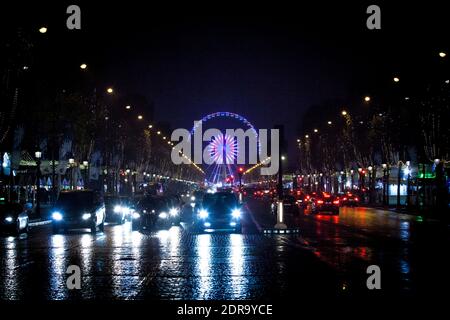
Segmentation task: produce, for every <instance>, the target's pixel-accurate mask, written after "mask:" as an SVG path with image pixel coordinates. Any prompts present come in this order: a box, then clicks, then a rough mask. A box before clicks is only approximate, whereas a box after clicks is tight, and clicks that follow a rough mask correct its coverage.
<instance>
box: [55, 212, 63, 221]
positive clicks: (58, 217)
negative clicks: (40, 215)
mask: <svg viewBox="0 0 450 320" xmlns="http://www.w3.org/2000/svg"><path fill="white" fill-rule="evenodd" d="M52 218H53V220H55V221H61V220H62V218H63V216H62V214H61V212H58V211H56V212H53V214H52Z"/></svg>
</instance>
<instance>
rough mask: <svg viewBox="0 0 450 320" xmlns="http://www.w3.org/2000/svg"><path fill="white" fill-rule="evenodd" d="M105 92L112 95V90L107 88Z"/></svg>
mask: <svg viewBox="0 0 450 320" xmlns="http://www.w3.org/2000/svg"><path fill="white" fill-rule="evenodd" d="M106 92H108V93H109V94H112V93H113V92H114V89H113V88H111V87H109V88H108V89H106Z"/></svg>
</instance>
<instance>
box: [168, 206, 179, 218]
mask: <svg viewBox="0 0 450 320" xmlns="http://www.w3.org/2000/svg"><path fill="white" fill-rule="evenodd" d="M169 213H170V215H171V216H172V217H176V216H177V215H178V209H177V208H172V209H170V211H169Z"/></svg>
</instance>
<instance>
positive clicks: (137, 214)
mask: <svg viewBox="0 0 450 320" xmlns="http://www.w3.org/2000/svg"><path fill="white" fill-rule="evenodd" d="M140 217H141V215H140V214H139V213H138V212H136V211H135V212H133V219H139V218H140Z"/></svg>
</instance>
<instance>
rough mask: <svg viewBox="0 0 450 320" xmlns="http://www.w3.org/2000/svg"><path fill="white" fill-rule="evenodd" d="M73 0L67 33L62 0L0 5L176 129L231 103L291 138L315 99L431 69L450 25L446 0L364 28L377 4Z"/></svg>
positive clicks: (6, 17) (398, 11)
mask: <svg viewBox="0 0 450 320" xmlns="http://www.w3.org/2000/svg"><path fill="white" fill-rule="evenodd" d="M72 3H74V4H75V3H77V4H80V7H81V10H82V30H81V31H68V30H66V29H65V19H66V17H67V15H66V14H65V8H66V5H65V4H58V5H56V4H53V3H51V2H49V4H48V5H43V4H42V3H40V4H39V5H35V6H36V7H33V9H32V10H26V11H28V13H25V12H24V10H21V9H20V7H16V8H11V9H7V8H6V7H5V8H3V9H2V13H1V19H2V25H4V24H5V25H7V26H8V27H11V26H17V25H21V26H26V27H28V28H31V29H33V28H37V26H40V25H41V24H42V25H47V26H48V27H49V32H48V34H47V35H46V36H48V38H49V41H48V43H46V44H45V45H42V46H43V47H42V48H43V49H42V48H41V49H42V50H43V52H47V53H48V54H47V55H46V59H47V62H48V64H49V69H50V70H49V72H52V71H54V72H56V73H58V72H62V71H61V70H64V68H70V67H71V65H72V64H73V65H75V66H77V65H79V63H81V62H86V63H87V64H88V65H89V68H90V71H91V72H94V73H95V77H96V78H97V81H99V82H100V84H101V85H105V86H107V85H113V86H114V87H115V88H116V90H117V91H118V92H121V91H124V92H125V91H126V92H127V93H139V94H143V95H145V96H146V97H147V98H148V100H149V101H152V102H153V103H154V106H155V118H156V119H157V120H163V121H170V123H171V125H172V128H177V127H185V128H190V127H191V126H192V122H193V120H194V119H198V118H200V117H201V116H202V115H206V114H208V113H211V112H215V111H231V112H236V113H239V114H241V115H243V116H245V117H246V118H247V119H249V120H250V121H251V122H252V123H253V124H254V125H255V126H256V127H257V128H271V127H273V125H275V124H285V125H286V130H287V135H288V137H289V139H291V140H292V139H295V137H296V135H297V132H298V131H299V129H300V126H301V115H302V114H303V113H304V112H305V111H306V110H307V109H308V108H309V107H311V106H312V105H316V104H320V103H323V102H325V101H333V102H335V103H341V104H343V105H346V104H349V103H352V101H354V99H355V97H359V96H363V95H365V94H372V93H373V92H376V91H377V90H381V89H382V88H383V86H384V85H386V83H388V82H389V81H391V80H392V75H393V74H394V73H399V72H400V73H402V74H406V73H408V74H409V78H414V77H416V78H420V77H423V76H426V73H427V67H426V66H424V65H422V64H421V63H420V59H423V57H427V56H431V55H433V54H436V53H437V52H438V51H439V50H441V49H447V48H448V39H449V37H448V35H449V33H448V30H449V29H450V28H449V19H448V17H447V16H448V14H447V15H446V13H445V12H446V11H445V10H444V9H443V7H442V6H439V5H431V4H430V5H427V8H423V7H422V6H420V5H419V4H413V2H405V3H404V4H397V5H396V6H395V7H394V6H393V5H392V4H390V5H388V4H384V5H383V4H382V3H377V4H379V5H380V7H381V10H382V30H376V31H371V30H367V29H366V23H365V21H366V18H367V14H366V13H365V10H366V7H367V5H369V4H372V3H371V2H367V3H360V4H345V5H344V4H335V5H333V6H330V5H327V4H326V3H319V4H317V5H316V6H314V7H306V6H301V5H299V4H297V5H296V6H294V5H289V6H288V5H281V4H279V3H278V2H273V3H271V4H270V3H269V4H265V5H262V4H261V3H258V2H255V3H254V4H253V5H246V6H243V5H242V4H231V3H229V2H224V3H219V2H217V3H214V4H212V3H211V2H209V4H208V5H207V6H202V5H200V4H197V5H195V6H194V7H192V6H184V7H179V6H178V5H176V4H172V5H170V6H168V5H164V6H163V5H161V4H158V3H157V2H154V1H145V3H143V2H142V1H139V2H134V3H133V2H132V1H126V2H120V3H117V4H116V3H115V2H114V4H112V3H110V2H108V3H106V2H104V3H103V4H102V2H99V4H97V5H95V6H94V5H92V4H89V3H84V2H81V3H79V2H76V1H75V2H70V3H69V4H72ZM21 5H25V4H21ZM30 12H32V13H33V15H31V13H30ZM446 46H447V47H446Z"/></svg>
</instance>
